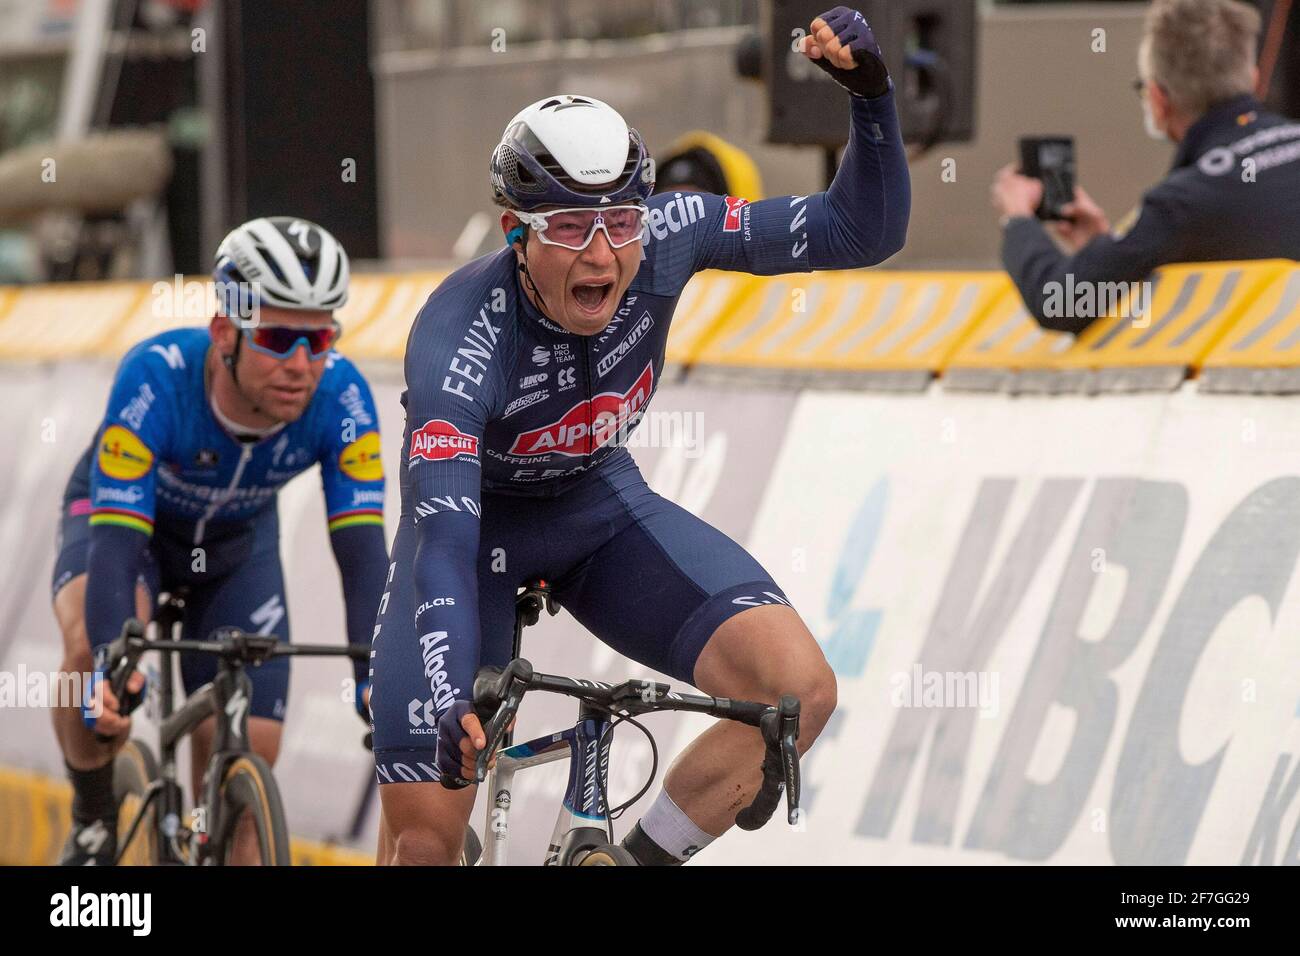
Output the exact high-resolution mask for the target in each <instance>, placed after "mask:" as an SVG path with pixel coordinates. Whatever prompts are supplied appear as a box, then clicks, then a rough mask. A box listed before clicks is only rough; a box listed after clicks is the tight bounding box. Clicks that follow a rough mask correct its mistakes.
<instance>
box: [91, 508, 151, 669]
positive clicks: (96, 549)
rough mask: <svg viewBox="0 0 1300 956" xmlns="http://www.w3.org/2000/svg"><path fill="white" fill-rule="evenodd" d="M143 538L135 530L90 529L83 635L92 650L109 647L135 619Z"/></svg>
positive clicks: (109, 527) (111, 526)
mask: <svg viewBox="0 0 1300 956" xmlns="http://www.w3.org/2000/svg"><path fill="white" fill-rule="evenodd" d="M146 540H147V539H146V536H145V534H144V533H143V532H140V531H136V530H135V529H134V528H127V527H123V526H121V525H112V524H101V525H92V526H91V528H90V545H89V548H88V550H87V555H86V634H87V636H88V637H89V638H90V647H91V650H92V651H93V650H95V649H96V648H98V647H101V646H103V645H105V644H108V643H110V642H111V641H112V640H113V639H114V638H116V637H117V636H118V635H119V634H120V633H121V632H122V623H123V622H124V621H125V620H126V619H127V618H129V617H134V616H135V582H136V576H137V574H138V572H139V562H140V554H141V552H142V551H143V550H144V544H145V541H146Z"/></svg>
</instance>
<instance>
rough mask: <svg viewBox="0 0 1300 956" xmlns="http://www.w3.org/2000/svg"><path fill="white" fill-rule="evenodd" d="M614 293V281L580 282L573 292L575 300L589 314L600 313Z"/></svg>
mask: <svg viewBox="0 0 1300 956" xmlns="http://www.w3.org/2000/svg"><path fill="white" fill-rule="evenodd" d="M613 293H614V283H613V282H579V283H578V284H577V285H575V286H574V287H573V292H572V294H573V301H574V302H576V303H578V308H580V309H581V310H582V311H583V312H586V313H587V314H588V315H598V314H599V313H600V312H601V311H602V310H603V309H604V308H605V304H606V303H607V302H608V301H609V297H610V296H611V295H613Z"/></svg>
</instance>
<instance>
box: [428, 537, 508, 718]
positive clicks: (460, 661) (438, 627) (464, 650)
mask: <svg viewBox="0 0 1300 956" xmlns="http://www.w3.org/2000/svg"><path fill="white" fill-rule="evenodd" d="M415 528H416V547H415V558H414V561H413V564H414V567H413V569H412V578H413V582H414V590H415V601H414V603H415V608H414V614H415V634H416V636H417V639H418V640H419V642H420V656H421V658H422V659H423V661H424V676H425V677H426V678H427V679H428V683H429V690H430V693H431V694H432V699H433V704H434V708H435V709H436V710H437V711H439V712H442V711H444V710H446V709H447V708H448V707H450V706H451V704H452V702H453V701H455V700H466V699H468V698H469V697H470V696H471V695H472V694H473V687H474V673H475V671H476V670H477V669H478V663H479V640H480V635H479V617H478V580H477V567H476V565H477V560H478V539H479V519H478V518H476V517H474V516H472V515H469V514H464V513H444V514H438V515H433V516H430V517H426V518H424V519H423V520H421V521H420V522H419V524H417V525H416V526H415ZM507 560H509V557H507Z"/></svg>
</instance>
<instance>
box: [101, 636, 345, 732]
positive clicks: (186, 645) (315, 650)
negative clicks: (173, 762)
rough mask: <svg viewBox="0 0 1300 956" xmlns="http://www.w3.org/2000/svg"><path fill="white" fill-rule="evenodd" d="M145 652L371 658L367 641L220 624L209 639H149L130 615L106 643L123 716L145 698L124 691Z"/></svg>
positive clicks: (231, 657) (254, 660) (238, 658)
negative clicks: (290, 636)
mask: <svg viewBox="0 0 1300 956" xmlns="http://www.w3.org/2000/svg"><path fill="white" fill-rule="evenodd" d="M146 651H159V652H160V653H163V654H175V653H180V652H193V653H198V654H216V655H219V656H220V657H222V658H224V659H225V660H227V661H229V662H231V663H238V664H252V665H253V666H258V665H260V664H263V663H265V662H266V661H267V660H270V659H271V658H273V657H348V658H351V659H352V660H358V661H360V660H367V659H368V658H369V657H370V645H368V644H285V643H283V642H281V640H280V639H279V638H278V637H277V636H276V635H274V634H249V633H247V632H245V631H241V630H240V629H239V628H234V627H219V628H217V629H216V630H214V631H213V632H212V635H211V636H210V637H209V638H208V640H206V641H172V640H149V639H148V638H146V637H145V636H144V625H143V624H141V623H140V621H139V620H138V619H136V618H133V617H132V618H127V620H126V622H125V623H124V624H123V625H122V633H121V634H119V635H118V636H117V637H116V638H114V639H113V640H112V641H111V642H110V643H109V644H108V645H107V650H106V651H105V654H104V665H103V669H104V672H105V674H106V675H107V679H108V686H109V687H110V688H111V689H112V691H113V696H114V697H116V698H117V700H118V701H119V703H120V704H121V705H122V707H121V709H120V710H119V711H118V713H119V714H120V715H121V716H123V717H127V716H129V715H130V714H131V712H132V711H134V710H135V709H136V708H137V707H139V706H140V703H141V702H142V700H143V695H139V696H135V695H127V694H125V691H126V683H127V681H128V680H130V678H131V674H133V673H134V672H135V669H136V665H138V664H139V663H140V658H141V657H143V656H144V654H145V652H146ZM95 737H96V738H98V739H99V740H100V741H103V742H105V743H107V742H108V741H110V740H112V739H113V738H112V737H107V736H105V735H103V734H100V733H98V732H96V733H95Z"/></svg>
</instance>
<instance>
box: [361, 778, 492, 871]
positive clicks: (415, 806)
mask: <svg viewBox="0 0 1300 956" xmlns="http://www.w3.org/2000/svg"><path fill="white" fill-rule="evenodd" d="M474 791H475V788H473V787H466V788H465V789H464V790H446V789H444V788H443V787H442V785H441V784H437V783H390V784H385V785H384V786H382V787H380V788H379V798H380V800H381V802H382V803H383V814H382V817H381V821H380V825H381V827H382V828H383V829H384V831H385V835H384V836H382V837H381V839H380V846H381V850H384V849H386V850H387V852H386V853H381V859H380V860H379V862H380V863H381V864H387V865H391V866H452V865H455V864H456V863H457V862H458V861H459V859H460V854H461V851H462V848H463V845H464V839H465V826H466V824H467V823H468V822H469V815H470V812H471V811H472V810H473V808H474Z"/></svg>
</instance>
